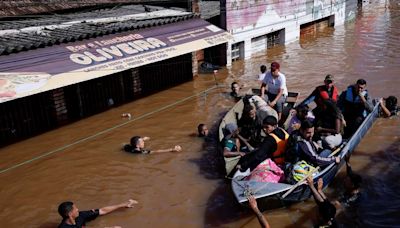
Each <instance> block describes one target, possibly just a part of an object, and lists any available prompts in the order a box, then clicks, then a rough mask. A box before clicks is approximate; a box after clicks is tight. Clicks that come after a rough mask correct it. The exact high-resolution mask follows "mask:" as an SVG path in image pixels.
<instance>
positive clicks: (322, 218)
mask: <svg viewBox="0 0 400 228" xmlns="http://www.w3.org/2000/svg"><path fill="white" fill-rule="evenodd" d="M307 183H308V186H309V187H310V189H311V192H312V193H313V196H314V200H315V202H316V203H317V205H318V212H319V213H318V214H319V222H318V224H317V225H316V226H315V227H337V222H336V219H335V217H336V207H335V204H333V203H332V202H331V201H329V199H328V198H327V197H326V195H325V194H324V192H323V191H322V188H323V185H324V183H323V180H322V178H319V179H318V183H317V185H318V189H316V188H315V186H314V182H313V178H312V176H309V177H308V178H307Z"/></svg>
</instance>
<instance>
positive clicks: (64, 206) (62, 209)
mask: <svg viewBox="0 0 400 228" xmlns="http://www.w3.org/2000/svg"><path fill="white" fill-rule="evenodd" d="M73 205H74V203H72V202H70V201H66V202H63V203H61V204H60V205H58V213H59V214H60V215H61V217H62V218H63V219H67V218H68V214H69V213H70V212H71V211H72V206H73Z"/></svg>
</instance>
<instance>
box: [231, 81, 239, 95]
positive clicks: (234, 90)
mask: <svg viewBox="0 0 400 228" xmlns="http://www.w3.org/2000/svg"><path fill="white" fill-rule="evenodd" d="M239 92H240V85H239V83H237V82H232V84H231V93H230V95H231V96H232V97H234V98H236V99H240V98H241V96H240V95H239Z"/></svg>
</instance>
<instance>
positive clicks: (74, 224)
mask: <svg viewBox="0 0 400 228" xmlns="http://www.w3.org/2000/svg"><path fill="white" fill-rule="evenodd" d="M137 203H138V202H137V201H136V200H132V199H130V200H128V201H127V202H124V203H121V204H117V205H112V206H107V207H102V208H99V209H92V210H89V211H79V209H78V207H77V206H76V205H75V204H74V203H73V202H70V201H66V202H63V203H61V204H60V205H59V206H58V213H59V214H60V215H61V217H62V221H61V223H60V225H58V228H81V227H85V226H86V222H89V221H91V220H94V219H96V218H97V217H98V216H99V215H100V216H101V215H106V214H108V213H111V212H113V211H115V210H118V209H120V208H132V207H133V205H134V204H137Z"/></svg>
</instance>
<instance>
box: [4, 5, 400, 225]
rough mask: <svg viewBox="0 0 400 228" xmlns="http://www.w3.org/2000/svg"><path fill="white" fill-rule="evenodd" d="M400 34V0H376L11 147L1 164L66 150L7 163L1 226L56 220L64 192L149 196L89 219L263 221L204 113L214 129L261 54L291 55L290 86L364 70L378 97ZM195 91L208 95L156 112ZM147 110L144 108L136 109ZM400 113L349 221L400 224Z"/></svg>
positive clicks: (340, 82) (369, 144) (292, 212)
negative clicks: (306, 32) (199, 132)
mask: <svg viewBox="0 0 400 228" xmlns="http://www.w3.org/2000/svg"><path fill="white" fill-rule="evenodd" d="M399 36H400V6H399V4H398V1H396V0H391V1H389V0H388V1H383V0H382V1H378V0H374V1H372V3H371V4H366V5H365V6H364V9H363V11H362V12H361V13H359V15H358V17H357V18H356V19H355V21H354V22H352V23H348V24H346V25H345V26H338V27H336V28H326V29H325V30H323V32H321V33H318V34H316V36H315V37H305V38H304V39H302V40H301V41H300V42H296V43H292V44H290V45H288V46H286V47H283V46H276V47H274V48H272V49H269V50H268V51H267V52H266V53H259V54H258V55H257V56H255V57H254V58H252V59H251V60H248V61H237V62H234V64H233V66H232V67H231V68H230V69H222V70H220V71H219V73H218V75H217V80H218V81H217V82H218V86H220V87H218V88H214V89H210V90H209V91H208V92H207V93H202V91H204V90H205V89H207V88H212V87H213V86H215V84H216V82H215V81H214V78H213V76H212V75H202V76H199V77H197V78H195V80H194V81H193V82H188V83H185V84H183V85H180V86H177V87H174V88H171V89H170V90H168V91H163V92H160V93H157V94H154V95H152V96H149V97H146V98H144V99H141V100H140V101H136V102H132V103H130V104H127V105H124V106H121V107H118V108H115V109H111V110H109V111H107V112H105V113H101V114H98V115H96V116H93V117H90V118H87V119H85V120H82V121H80V122H77V123H74V124H72V125H69V126H66V127H63V128H60V129H57V130H55V131H52V132H49V133H45V134H42V135H40V136H38V137H35V138H32V139H29V140H26V141H24V142H21V143H18V144H14V145H10V146H8V147H6V148H2V149H1V150H0V167H1V169H5V168H7V167H10V166H13V165H16V164H21V163H22V162H24V161H28V160H29V159H32V158H35V157H37V156H39V155H42V154H45V153H46V152H51V151H57V152H56V153H52V154H51V155H49V156H46V157H43V158H40V159H37V160H35V161H33V162H30V163H28V164H25V165H22V166H20V167H18V168H15V169H13V170H10V171H7V172H4V173H1V174H0V186H1V188H0V205H1V206H2V207H1V208H0V220H1V221H2V226H4V227H54V226H55V224H57V222H58V221H59V217H58V215H57V212H56V207H57V205H58V203H60V202H61V201H64V200H72V201H74V202H76V203H77V205H78V207H79V208H80V209H91V208H96V207H100V206H104V205H107V204H113V203H118V202H120V201H124V200H126V199H128V198H134V199H137V200H138V201H139V202H140V203H139V205H138V206H137V207H135V208H133V209H130V210H125V211H121V212H117V213H114V214H111V215H107V216H105V217H102V218H99V219H97V220H96V221H93V222H92V223H90V225H91V227H105V226H111V225H119V226H122V227H132V226H135V227H158V226H163V227H204V226H206V227H216V226H221V227H258V222H257V220H256V219H254V216H253V214H252V213H250V211H249V210H247V209H246V208H243V207H241V206H240V205H238V204H236V203H235V201H234V197H233V195H232V193H231V190H230V186H229V182H228V181H227V180H224V179H223V178H222V176H223V174H222V170H223V168H222V167H221V158H220V157H219V156H220V155H219V154H217V152H216V151H217V146H216V143H215V141H213V140H206V141H204V140H203V139H201V138H198V137H195V136H194V135H195V132H196V127H197V124H199V123H201V122H203V123H206V124H207V125H208V126H209V128H211V129H213V130H212V131H213V132H214V133H215V132H216V128H217V126H218V122H219V120H220V119H221V118H222V116H223V114H224V113H225V112H226V111H227V110H229V108H230V107H231V106H232V105H233V103H234V102H233V101H232V100H231V98H230V97H229V96H228V95H227V93H226V92H227V91H228V90H229V86H230V83H231V82H233V81H239V82H240V83H241V84H242V85H245V86H251V85H258V82H256V81H255V79H256V78H257V75H258V73H259V67H260V65H262V64H268V63H270V62H271V61H273V60H277V61H279V62H280V63H281V66H282V71H283V72H284V73H285V74H286V76H287V81H288V83H287V84H288V87H289V89H290V90H293V91H299V92H300V93H301V97H305V96H307V94H308V93H309V92H310V91H311V90H312V88H313V87H314V86H317V85H318V84H319V83H322V81H323V78H324V76H325V75H326V74H328V73H330V74H333V75H334V76H335V79H336V82H335V83H336V85H337V86H338V87H339V89H340V90H343V89H345V87H346V86H347V85H349V84H351V83H354V82H355V81H356V80H357V79H358V78H361V77H362V78H365V79H366V80H367V82H368V89H369V92H370V94H371V95H372V96H375V97H382V96H385V97H386V96H388V95H395V96H397V97H398V98H400V92H399V90H398V88H397V86H398V85H400V77H399V75H400V44H399V39H398V37H399ZM221 87H222V88H221ZM196 93H200V94H199V96H196V97H194V98H192V99H189V100H187V101H184V102H180V103H178V104H177V105H175V106H173V107H171V108H169V109H167V110H164V111H162V112H155V113H154V114H152V115H147V114H148V113H150V112H153V111H154V110H157V109H159V108H161V107H163V106H166V105H168V104H172V103H174V102H176V101H180V100H182V99H185V98H187V97H190V96H193V94H196ZM125 112H128V113H131V114H132V116H133V121H131V122H129V123H127V124H126V125H123V126H121V127H118V128H113V127H115V126H117V125H118V124H121V123H124V121H127V120H125V119H121V118H120V115H121V113H125ZM140 116H145V117H143V118H141V119H138V120H135V119H134V118H135V117H140ZM399 123H400V121H399V119H398V118H395V119H380V120H378V121H377V123H376V124H375V125H374V127H373V128H372V129H371V131H370V132H369V133H368V134H367V136H366V137H365V138H364V139H363V140H362V142H361V144H360V146H359V147H357V149H356V151H355V152H354V154H353V157H352V164H353V166H354V170H355V171H356V172H358V173H360V174H361V175H362V176H363V179H364V182H363V188H364V193H365V194H364V196H365V198H364V199H365V200H364V201H362V202H361V203H360V205H359V207H358V208H357V209H355V210H354V211H353V213H350V214H348V213H344V214H343V215H342V216H340V217H339V218H340V219H341V221H342V222H343V223H345V224H347V226H348V227H354V225H355V224H358V226H359V227H379V226H380V227H395V226H398V224H399V219H398V218H399V217H400V216H399V212H400V208H399V207H400V206H399V205H400V196H399V195H398V189H399V187H400V186H399V182H398V179H399V178H400V177H399V173H400V170H399V169H398V167H399V160H400V157H399V154H400V153H399V148H400V139H399V136H400V128H399V127H398V126H399ZM105 129H108V131H105V132H104V133H102V134H99V135H96V136H95V137H90V138H88V137H89V136H93V135H94V134H96V133H98V132H101V131H103V130H105ZM133 135H142V136H150V137H151V140H150V141H149V142H146V146H148V147H149V148H150V149H151V148H154V149H158V148H168V147H171V146H172V145H175V144H179V145H181V146H182V147H183V148H184V150H183V152H181V153H167V154H159V155H154V156H152V155H150V156H146V155H143V156H142V155H132V154H127V153H124V152H122V151H121V150H120V149H121V146H122V145H123V143H126V142H128V141H129V138H130V137H131V136H133ZM78 140H82V141H81V142H80V143H74V142H77V141H78ZM64 147H65V148H64ZM342 179H343V175H342V174H341V175H338V178H337V180H336V181H335V183H333V185H332V187H331V188H329V189H328V192H329V194H330V195H331V196H335V195H336V193H337V192H339V191H340V184H341V180H342ZM315 209H316V208H315V204H314V202H313V201H312V200H308V201H306V202H301V203H298V204H294V205H291V206H289V207H285V208H280V209H275V210H268V211H266V212H265V214H266V216H267V218H268V219H269V221H270V224H271V225H272V227H311V226H312V224H313V222H314V221H315Z"/></svg>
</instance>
